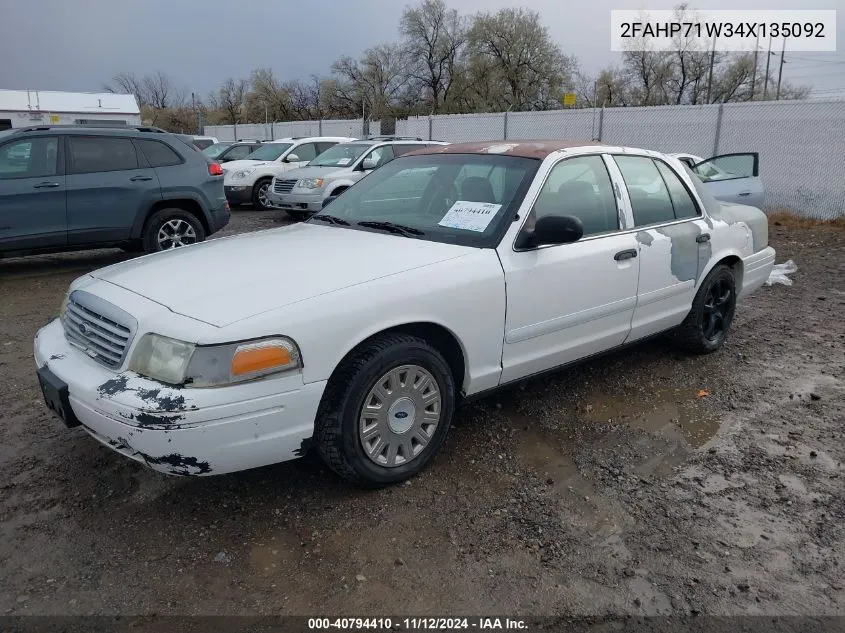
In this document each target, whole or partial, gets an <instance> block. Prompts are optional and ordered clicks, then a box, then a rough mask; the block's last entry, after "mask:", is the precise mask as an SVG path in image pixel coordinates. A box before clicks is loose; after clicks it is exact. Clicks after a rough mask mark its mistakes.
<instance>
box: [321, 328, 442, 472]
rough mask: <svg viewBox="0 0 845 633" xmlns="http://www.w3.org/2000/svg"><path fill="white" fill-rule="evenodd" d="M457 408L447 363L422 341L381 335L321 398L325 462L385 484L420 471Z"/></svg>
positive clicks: (352, 358) (355, 354)
mask: <svg viewBox="0 0 845 633" xmlns="http://www.w3.org/2000/svg"><path fill="white" fill-rule="evenodd" d="M454 410H455V380H454V377H453V376H452V372H451V370H450V369H449V365H448V364H447V363H446V361H445V359H444V358H443V356H442V355H441V354H440V352H439V351H437V350H436V349H435V348H434V347H432V346H431V345H429V344H428V343H427V342H426V341H424V340H423V339H420V338H417V337H415V336H409V335H406V334H385V335H381V336H378V337H375V338H373V339H371V340H370V341H368V342H367V343H365V344H363V345H362V346H361V347H359V348H358V349H357V350H355V351H354V352H353V353H352V354H351V355H350V356H349V357H347V359H346V360H344V362H343V364H342V365H341V366H340V367H339V368H338V370H337V371H336V372H335V374H334V375H333V376H332V378H331V379H330V380H329V384H328V386H327V387H326V393H325V394H324V396H323V402H322V403H321V405H320V411H319V413H318V416H317V424H316V429H315V440H316V446H317V450H318V452H319V453H320V456H321V457H322V458H323V460H324V461H325V462H326V464H327V465H328V466H329V467H330V468H331V469H332V470H333V471H335V472H336V473H337V474H338V475H340V476H341V477H343V478H344V479H347V480H349V481H351V482H353V483H356V484H361V485H366V486H371V487H380V486H386V485H390V484H394V483H397V482H400V481H403V480H405V479H408V478H410V477H413V476H414V475H416V474H417V473H419V472H420V471H421V470H422V469H423V468H425V466H426V465H427V464H428V463H429V462H430V461H431V459H432V458H433V457H434V455H436V454H437V452H438V451H439V450H440V447H441V446H442V445H443V442H444V440H445V439H446V434H447V432H448V430H449V426H450V424H451V423H452V415H453V413H454Z"/></svg>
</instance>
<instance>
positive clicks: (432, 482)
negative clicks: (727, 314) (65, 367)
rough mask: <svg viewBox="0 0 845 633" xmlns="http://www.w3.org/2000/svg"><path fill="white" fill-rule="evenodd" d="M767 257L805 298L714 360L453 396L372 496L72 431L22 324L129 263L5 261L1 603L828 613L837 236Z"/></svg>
mask: <svg viewBox="0 0 845 633" xmlns="http://www.w3.org/2000/svg"><path fill="white" fill-rule="evenodd" d="M282 223H284V222H283V221H282V220H280V219H279V218H278V217H277V214H274V213H258V212H254V211H249V210H246V211H239V212H236V213H235V216H234V217H233V220H232V223H231V225H230V226H229V227H228V228H227V229H226V231H225V232H224V233H233V232H240V231H248V230H256V229H261V228H269V227H272V226H277V225H280V224H282ZM772 243H773V245H774V246H775V248H776V249H777V250H778V259H777V261H778V262H783V261H785V260H786V259H790V258H791V259H793V260H795V262H796V263H797V264H798V266H799V270H798V272H797V273H796V274H794V275H793V276H792V278H793V279H794V282H795V284H794V285H793V286H791V287H785V286H773V287H764V288H763V289H761V290H760V291H758V292H757V293H756V295H754V296H753V297H751V298H750V299H748V300H747V301H746V302H744V303H743V304H741V305H740V307H739V311H738V315H737V318H736V320H735V323H734V326H733V330H732V333H731V335H730V338H729V341H728V343H727V344H726V346H725V348H724V349H723V350H721V351H720V352H718V353H716V354H713V355H710V356H707V357H695V358H694V357H688V356H685V355H682V354H679V353H677V352H676V351H675V350H674V349H673V348H672V347H671V345H669V344H667V343H664V342H661V341H657V342H654V341H653V342H649V343H645V344H642V345H640V346H638V347H636V348H634V349H632V350H628V351H625V352H621V353H617V354H614V355H611V356H608V357H605V358H603V359H601V360H596V361H592V362H589V363H587V364H584V365H581V366H580V367H577V368H574V369H571V370H567V371H563V372H561V373H559V374H556V375H554V376H553V377H551V378H546V379H543V380H537V381H535V382H532V383H529V384H527V385H525V386H523V387H520V388H515V389H513V390H511V391H510V392H507V393H503V394H501V395H499V396H494V397H491V398H488V399H486V400H483V401H479V402H477V403H475V404H472V405H467V406H466V407H465V408H464V409H462V410H461V411H459V413H458V415H457V418H456V420H455V422H454V428H453V429H452V430H451V432H450V436H449V438H448V439H447V442H446V445H445V447H444V450H443V452H442V453H441V455H440V456H439V457H438V458H437V459H436V460H435V462H434V463H433V464H432V466H431V467H430V468H429V469H428V470H427V471H426V472H424V473H423V474H422V475H421V476H419V477H417V478H415V479H414V480H412V481H411V482H409V483H407V484H405V485H400V486H398V487H394V488H391V489H387V490H381V491H376V492H372V491H361V490H357V489H353V488H350V487H348V486H346V485H344V484H343V483H341V482H340V481H339V480H338V479H337V478H336V477H335V476H333V475H332V474H331V473H329V472H328V471H327V470H326V469H324V468H323V467H322V466H321V464H320V462H319V461H318V459H317V458H306V459H304V460H300V461H298V462H290V463H287V464H281V465H278V466H273V467H268V468H263V469H259V470H255V471H250V472H245V473H240V474H235V475H226V476H219V477H211V478H204V479H188V478H174V477H168V476H166V475H161V474H158V473H156V472H153V471H151V470H149V469H147V468H145V467H143V466H141V465H139V464H137V463H135V462H132V461H130V460H127V459H125V458H124V457H122V456H120V455H118V454H117V453H114V452H111V451H109V450H107V449H106V448H104V447H102V446H101V445H100V444H98V443H97V442H96V441H95V440H93V439H92V438H90V437H88V436H87V435H86V434H85V433H84V432H83V431H81V430H72V431H71V430H67V429H65V428H64V427H63V426H62V424H61V423H60V422H59V421H58V420H57V419H55V418H53V417H52V415H50V414H49V413H48V411H47V409H46V407H45V406H44V405H43V402H42V400H41V396H40V393H39V390H38V387H37V381H36V378H35V373H34V363H33V359H32V340H33V336H34V334H35V331H36V329H37V328H38V327H40V326H41V325H43V324H44V323H46V322H47V321H48V320H50V319H51V318H52V317H53V316H54V315H55V314H56V312H57V310H58V308H59V304H60V303H61V299H62V296H63V293H64V291H65V289H66V287H67V285H68V284H69V283H70V281H71V280H72V279H73V278H74V277H76V276H78V275H80V274H82V273H84V272H85V271H87V270H90V269H93V268H97V267H100V266H103V265H106V264H109V263H112V262H114V261H117V260H118V259H120V258H124V257H127V255H124V254H122V253H120V252H117V251H105V252H100V253H90V252H88V253H79V254H70V255H56V256H44V257H32V258H27V259H14V260H5V261H0V297H2V299H0V614H13V615H23V614H51V615H59V614H110V615H111V614H151V613H157V614H161V615H164V614H189V615H196V614H308V615H325V614H339V615H353V614H354V615H359V616H360V615H364V616H371V617H372V616H379V615H382V616H386V615H399V614H416V615H426V614H427V615H455V614H475V615H479V614H487V613H494V614H498V615H502V614H513V615H539V614H575V615H583V614H596V615H600V614H632V615H643V614H668V613H675V614H677V613H684V614H689V613H694V614H696V613H700V614H719V615H737V614H746V615H753V614H813V615H821V614H828V615H833V614H837V615H843V614H845V479H843V476H844V475H845V471H843V459H845V387H843V377H845V344H843V339H845V308H844V307H843V306H845V258H843V254H845V231H841V230H831V229H824V228H812V227H810V228H787V227H786V226H773V227H772ZM173 283H185V281H184V280H180V278H179V276H178V274H177V272H176V271H174V278H173Z"/></svg>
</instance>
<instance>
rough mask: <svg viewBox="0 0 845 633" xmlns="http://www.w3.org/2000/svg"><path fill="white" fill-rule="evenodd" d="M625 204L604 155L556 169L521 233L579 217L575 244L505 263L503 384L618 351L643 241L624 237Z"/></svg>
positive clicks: (507, 253)
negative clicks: (548, 218)
mask: <svg viewBox="0 0 845 633" xmlns="http://www.w3.org/2000/svg"><path fill="white" fill-rule="evenodd" d="M619 206H620V201H619V200H618V199H617V194H616V192H615V191H614V187H613V185H612V182H611V179H610V176H609V174H608V171H607V167H606V165H605V160H604V158H603V157H602V156H600V155H588V156H576V157H572V158H566V159H564V160H562V161H560V162H559V163H557V164H556V165H555V166H554V167H552V169H551V171H550V173H549V176H548V178H547V180H546V182H545V184H544V185H543V188H542V190H541V191H540V194H539V196H538V198H537V201H536V202H535V204H534V206H533V208H532V210H531V211H530V213H529V216H528V218H527V221H526V226H525V227H524V228H523V231H530V230H531V227H532V226H533V224H534V222H536V220H537V219H538V218H541V217H543V216H545V215H573V216H576V217H578V218H579V219H580V220H581V222H582V224H583V225H584V235H583V237H582V238H581V239H580V240H578V241H577V242H574V243H571V244H561V245H556V246H540V247H534V248H515V247H514V245H513V244H510V243H505V242H503V243H502V244H501V245H500V246H499V257H500V259H501V261H502V267H503V268H504V273H505V283H506V287H507V313H506V317H505V337H504V339H505V340H504V349H503V354H502V379H501V381H502V383H506V382H510V381H512V380H516V379H519V378H523V377H525V376H530V375H532V374H536V373H538V372H541V371H544V370H547V369H551V368H554V367H557V366H560V365H564V364H566V363H570V362H572V361H575V360H578V359H580V358H584V357H586V356H590V355H593V354H596V353H598V352H601V351H604V350H606V349H609V348H612V347H615V346H617V345H620V344H621V343H622V342H623V341H624V340H625V338H626V337H627V336H628V332H629V330H630V328H631V318H632V316H633V313H634V307H635V305H636V299H637V278H638V275H639V265H640V262H639V258H638V257H637V255H638V249H637V240H636V237H635V236H634V234H632V233H623V232H621V231H620V223H619V217H620V214H619V211H618V209H619Z"/></svg>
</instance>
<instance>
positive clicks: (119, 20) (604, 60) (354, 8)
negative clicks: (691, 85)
mask: <svg viewBox="0 0 845 633" xmlns="http://www.w3.org/2000/svg"><path fill="white" fill-rule="evenodd" d="M8 1H10V2H11V0H8ZM447 2H448V0H447ZM676 3H677V0H648V1H647V2H645V1H644V0H575V1H573V0H569V1H568V2H566V1H564V0H521V1H517V0H452V2H448V4H449V5H450V6H452V7H454V8H457V9H458V10H459V11H460V12H461V13H464V14H470V13H475V12H476V11H479V10H495V9H498V8H501V7H506V6H520V5H522V6H525V7H527V8H530V9H533V10H536V11H539V12H540V13H541V15H542V19H543V22H544V23H545V24H546V25H547V26H548V28H549V32H550V33H551V36H552V37H553V38H554V39H555V40H556V41H557V42H558V43H559V44H560V46H561V47H562V48H563V50H564V51H565V52H566V53H568V54H573V55H575V56H576V57H578V59H579V60H580V62H581V64H582V66H583V67H584V68H585V69H586V70H588V71H590V72H591V73H592V72H595V71H596V70H598V69H600V68H602V67H604V66H606V65H608V64H613V63H618V61H619V54H618V53H612V52H610V10H611V9H642V8H646V9H671V8H672V6H673V5H674V4H676ZM406 4H408V3H407V2H405V1H404V0H322V1H320V0H312V1H311V2H308V1H305V0H298V1H293V0H137V1H136V0H28V2H14V3H13V6H12V5H9V6H8V7H7V10H6V11H4V12H3V13H4V16H3V19H2V21H0V59H1V60H3V61H2V64H0V88H12V89H39V90H71V91H93V92H96V91H100V90H101V89H102V87H103V84H104V83H106V82H108V81H109V79H110V78H111V77H113V76H114V75H115V74H116V73H119V72H123V71H127V72H135V73H138V74H143V73H146V72H150V71H155V70H163V71H165V72H166V73H167V74H168V75H170V76H171V77H172V78H173V79H174V81H175V83H176V84H177V85H179V86H181V87H183V88H185V89H186V90H187V91H188V92H190V91H195V92H196V93H197V94H198V95H202V96H205V95H206V94H208V92H209V91H210V90H212V89H214V88H216V87H217V86H218V85H219V84H220V83H221V81H222V80H224V79H226V78H227V77H244V78H247V77H249V74H250V71H251V70H252V69H253V68H260V67H270V68H272V69H273V70H274V71H275V72H276V74H277V75H278V76H279V77H281V78H283V79H290V78H295V77H307V76H308V75H310V74H312V73H317V74H321V75H323V74H328V72H329V67H330V66H331V64H332V62H333V61H334V60H336V59H337V58H338V57H340V56H341V55H351V56H358V55H359V54H360V53H361V51H363V50H364V49H365V48H368V47H370V46H373V45H376V44H379V43H383V42H389V41H395V40H396V39H397V38H398V34H397V25H398V22H399V17H400V15H401V14H402V10H403V8H404V6H405V5H406ZM691 4H692V6H693V7H694V8H700V9H706V8H734V9H758V8H760V9H762V8H766V9H794V8H813V9H842V11H840V12H839V13H840V15H839V16H837V17H838V18H839V19H838V29H837V39H838V40H839V42H841V43H840V44H839V52H836V53H795V58H794V59H791V57H790V55H789V52H788V51H787V55H786V60H787V64H786V65H785V69H784V77H785V78H787V79H790V80H792V81H794V82H796V83H806V84H811V85H813V86H814V87H815V89H816V90H817V91H818V93H817V94H818V96H827V95H836V96H840V95H841V96H845V52H843V51H845V26H843V22H845V0H814V1H813V2H812V3H811V5H810V6H804V5H805V3H803V2H796V1H795V0H733V1H731V2H724V1H721V2H714V1H713V0H710V1H709V2H708V1H706V0H699V2H694V1H693V2H692V3H691ZM772 61H773V63H777V61H778V60H777V58H774V57H773V58H772ZM835 90H838V91H839V92H834V91H835Z"/></svg>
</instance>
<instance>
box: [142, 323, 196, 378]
mask: <svg viewBox="0 0 845 633" xmlns="http://www.w3.org/2000/svg"><path fill="white" fill-rule="evenodd" d="M193 353H194V345H193V344H191V343H185V342H184V341H177V340H176V339H173V338H169V337H167V336H161V335H159V334H144V336H143V337H141V340H140V341H138V345H137V346H136V347H135V351H134V352H133V353H132V359H131V360H130V361H129V369H130V370H132V371H134V372H137V373H139V374H141V375H142V376H146V377H147V378H152V379H153V380H158V381H159V382H164V383H168V384H171V385H181V384H182V383H184V382H185V376H186V372H187V369H188V363H189V362H190V361H191V355H192V354H193Z"/></svg>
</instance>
